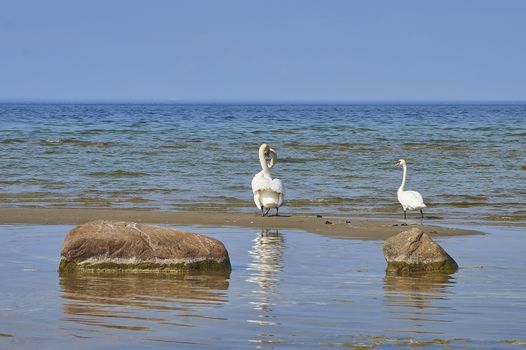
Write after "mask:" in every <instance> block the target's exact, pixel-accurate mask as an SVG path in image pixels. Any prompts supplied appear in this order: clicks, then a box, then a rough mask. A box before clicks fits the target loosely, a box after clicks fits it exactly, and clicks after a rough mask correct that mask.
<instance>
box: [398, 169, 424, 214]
mask: <svg viewBox="0 0 526 350" xmlns="http://www.w3.org/2000/svg"><path fill="white" fill-rule="evenodd" d="M396 165H401V166H402V168H403V175H402V184H401V185H400V187H399V188H398V192H397V195H398V201H399V202H400V204H401V205H402V208H403V209H404V219H406V218H407V214H406V212H407V210H420V215H421V216H422V219H423V218H424V213H423V212H422V209H423V208H425V207H426V205H425V204H424V199H423V198H422V195H421V194H420V193H418V192H416V191H405V190H404V187H405V182H406V180H407V164H406V161H405V159H399V160H398V162H396Z"/></svg>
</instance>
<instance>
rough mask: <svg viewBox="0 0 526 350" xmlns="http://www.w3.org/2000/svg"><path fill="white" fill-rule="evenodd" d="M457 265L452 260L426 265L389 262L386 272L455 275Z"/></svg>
mask: <svg viewBox="0 0 526 350" xmlns="http://www.w3.org/2000/svg"><path fill="white" fill-rule="evenodd" d="M457 270H458V265H457V263H456V262H455V261H454V260H450V261H442V262H436V263H427V264H408V263H405V262H396V261H390V262H388V263H387V272H396V273H399V274H410V273H415V272H440V273H455V272H456V271H457Z"/></svg>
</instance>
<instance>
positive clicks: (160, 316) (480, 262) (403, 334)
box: [0, 226, 526, 350]
mask: <svg viewBox="0 0 526 350" xmlns="http://www.w3.org/2000/svg"><path fill="white" fill-rule="evenodd" d="M70 228H71V227H68V226H0V256H1V257H2V258H1V259H0V281H2V283H0V296H1V298H0V348H1V349H15V350H16V349H24V350H27V349H53V350H61V349H157V348H163V349H174V348H177V349H194V348H198V349H199V348H205V349H228V350H232V349H320V348H321V349H338V348H342V349H343V348H345V349H349V348H350V349H373V348H375V349H414V348H426V349H429V348H430V349H508V348H512V349H520V348H524V347H525V346H526V333H525V332H524V330H525V329H526V317H525V316H524V315H525V314H526V294H525V293H524V291H525V290H526V279H525V278H524V276H525V274H526V258H525V255H524V247H525V246H526V235H525V234H524V232H521V231H520V230H519V229H511V228H508V229H499V228H492V227H489V226H486V227H483V228H482V229H483V230H485V231H486V232H488V233H489V234H487V235H480V236H469V237H468V236H464V237H450V238H446V239H440V243H441V244H442V246H443V247H444V248H445V249H446V250H447V251H448V252H449V253H450V254H451V255H452V256H453V257H454V258H455V259H456V260H457V262H458V263H459V265H460V270H459V271H458V272H457V273H455V274H452V275H440V274H439V275H435V274H429V275H423V276H412V277H403V276H393V275H390V274H386V273H385V260H384V258H383V255H382V242H381V241H358V240H340V239H334V238H329V237H324V236H318V235H314V234H309V233H306V232H298V231H292V230H285V231H280V232H277V231H263V232H259V231H256V230H253V229H241V228H213V229H212V228H202V227H188V228H187V227H183V229H189V230H192V231H194V232H199V233H204V234H208V235H211V236H213V237H215V238H217V239H220V240H221V241H223V242H224V243H225V246H226V247H227V248H228V250H229V254H230V259H231V262H232V272H231V273H230V274H229V275H224V276H221V275H187V276H185V277H179V278H176V277H172V278H170V277H169V276H163V275H146V276H145V275H142V276H141V275H133V274H129V275H116V276H115V275H114V276H111V275H106V276H104V275H93V276H86V275H84V276H82V275H79V276H75V275H62V276H61V275H59V274H58V273H57V267H58V262H59V250H60V246H61V244H62V241H63V239H64V235H65V234H66V232H67V230H69V229H70Z"/></svg>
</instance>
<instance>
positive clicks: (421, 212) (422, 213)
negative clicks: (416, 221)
mask: <svg viewBox="0 0 526 350" xmlns="http://www.w3.org/2000/svg"><path fill="white" fill-rule="evenodd" d="M420 215H422V219H423V218H424V212H423V211H422V209H420Z"/></svg>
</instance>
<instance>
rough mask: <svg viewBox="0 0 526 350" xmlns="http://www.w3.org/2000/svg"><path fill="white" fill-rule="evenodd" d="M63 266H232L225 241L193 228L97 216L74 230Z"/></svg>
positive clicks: (204, 268)
mask: <svg viewBox="0 0 526 350" xmlns="http://www.w3.org/2000/svg"><path fill="white" fill-rule="evenodd" d="M60 254H61V256H62V260H61V262H60V267H59V271H60V272H68V271H100V272H114V271H137V272H181V271H188V270H199V271H211V270H228V271H230V269H231V267H230V260H229V257H228V252H227V250H226V248H225V246H224V245H223V243H221V242H220V241H218V240H216V239H214V238H210V237H207V236H203V235H199V234H196V233H191V232H181V231H175V230H172V229H168V228H164V227H158V226H151V225H146V224H138V223H135V222H124V221H102V220H99V221H91V222H88V223H85V224H82V225H79V226H77V227H76V228H74V229H73V230H71V231H69V232H68V234H67V235H66V238H65V240H64V244H63V246H62V250H61V252H60Z"/></svg>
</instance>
